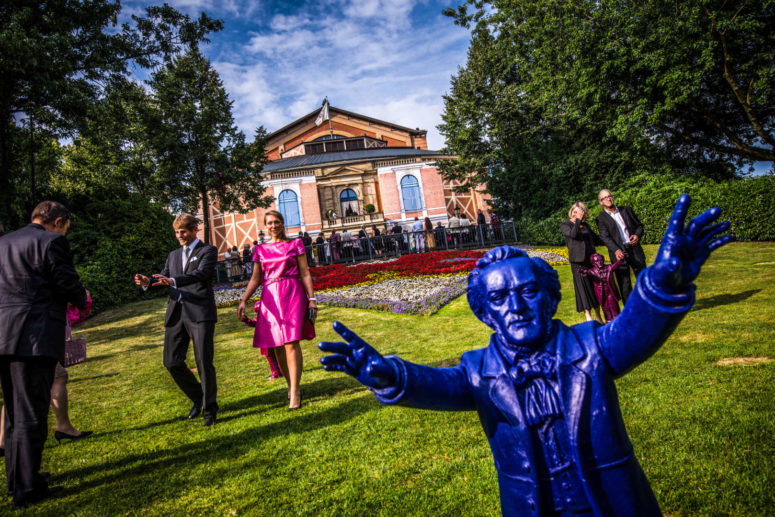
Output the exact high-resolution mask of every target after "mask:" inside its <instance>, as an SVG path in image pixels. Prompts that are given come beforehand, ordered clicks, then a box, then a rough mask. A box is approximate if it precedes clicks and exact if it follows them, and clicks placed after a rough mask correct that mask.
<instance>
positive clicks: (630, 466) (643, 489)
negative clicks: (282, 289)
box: [320, 194, 732, 516]
mask: <svg viewBox="0 0 775 517" xmlns="http://www.w3.org/2000/svg"><path fill="white" fill-rule="evenodd" d="M690 203H691V199H690V198H689V196H688V195H686V194H684V195H683V196H681V198H680V199H679V200H678V203H677V205H676V207H675V211H674V212H673V215H672V216H671V218H670V223H669V226H668V229H667V232H666V233H665V236H664V237H663V239H662V243H661V245H660V248H659V252H658V254H657V257H656V260H655V262H654V265H652V266H651V267H649V268H647V269H646V270H644V271H643V272H642V273H641V274H640V275H639V277H638V280H637V283H636V287H635V290H634V292H633V293H632V295H631V296H630V298H629V299H628V300H627V304H626V305H625V306H624V309H623V310H622V312H621V314H620V315H619V316H618V317H617V318H616V319H615V320H613V321H612V322H610V323H607V324H605V325H600V324H599V323H597V322H595V321H589V322H586V323H581V324H579V325H574V326H572V327H569V326H567V325H565V324H564V323H562V322H561V321H559V320H553V319H552V318H553V316H554V314H555V312H556V310H557V304H558V302H559V301H560V283H559V280H558V276H557V272H556V271H554V270H553V269H552V268H551V267H550V266H549V265H548V264H547V263H546V262H544V261H543V260H541V259H539V258H529V257H528V256H527V254H525V253H524V252H523V251H521V250H519V249H517V248H512V247H508V246H502V247H499V248H495V249H493V250H491V251H490V252H488V253H487V254H485V255H484V256H483V257H482V258H481V259H480V260H479V261H478V262H477V264H476V269H474V270H473V271H472V272H471V273H470V274H469V276H468V303H469V305H470V306H471V310H473V312H474V314H476V316H477V317H478V318H479V319H480V320H481V321H482V322H484V323H485V324H487V325H488V326H489V327H490V328H492V330H493V331H494V333H493V335H492V337H491V339H490V344H489V346H487V347H486V348H482V349H479V350H471V351H469V352H466V353H464V354H463V356H462V357H461V359H460V364H459V365H458V366H456V367H453V368H431V367H428V366H422V365H417V364H412V363H410V362H408V361H404V360H403V359H400V358H398V357H392V356H388V357H384V356H382V355H380V354H379V352H377V351H376V350H375V349H374V348H372V347H371V346H370V345H369V344H368V343H366V342H365V341H363V340H362V339H361V338H360V337H358V336H357V335H356V334H355V333H354V332H352V331H351V330H349V329H347V328H346V327H345V326H344V325H342V324H341V323H339V322H335V323H334V329H335V330H336V331H337V332H338V333H339V334H340V335H341V336H342V337H343V338H344V340H345V341H346V342H324V343H320V349H321V350H323V351H326V352H331V353H332V354H331V355H328V356H325V357H323V358H322V359H321V363H323V366H324V368H325V369H326V370H329V371H341V372H345V373H347V374H349V375H351V376H353V377H355V378H356V379H357V380H358V381H359V382H360V383H362V384H364V385H366V386H368V387H369V388H371V389H372V390H373V391H374V393H375V395H376V397H377V399H378V400H379V401H380V402H382V403H384V404H400V405H403V406H410V407H416V408H424V409H436V410H456V411H462V410H476V411H478V413H479V419H480V420H481V423H482V427H483V428H484V433H485V435H486V436H487V439H488V441H489V443H490V448H491V450H492V454H493V458H494V460H495V468H496V470H497V472H498V484H499V486H500V501H501V511H502V513H503V515H504V516H523V515H553V516H582V515H584V516H585V515H590V516H591V515H596V516H603V515H605V516H639V515H648V516H653V515H662V514H661V512H660V510H659V506H658V504H657V501H656V498H655V497H654V493H653V492H652V490H651V487H650V486H649V483H648V480H647V479H646V476H645V474H644V473H643V470H642V469H641V467H640V464H639V463H638V460H637V459H636V458H635V456H634V454H633V448H632V444H631V443H630V440H629V438H628V436H627V432H626V430H625V427H624V421H623V419H622V414H621V411H620V409H619V401H618V397H617V394H616V386H615V385H614V380H615V379H616V378H617V377H620V376H622V375H624V374H625V373H627V372H628V371H630V370H631V369H632V368H634V367H635V366H637V365H638V364H640V363H642V362H643V361H645V360H646V359H648V358H649V357H650V356H651V355H652V354H653V353H654V352H656V351H657V349H658V348H659V347H660V346H661V345H662V343H664V341H665V339H666V338H667V337H668V336H669V335H670V333H671V332H672V331H673V329H674V328H675V327H676V325H678V323H679V322H680V321H681V318H683V316H684V315H685V314H686V313H687V312H688V311H689V308H690V307H691V306H692V304H693V302H694V284H693V283H692V282H693V281H694V279H695V278H696V277H697V275H698V274H699V271H700V267H701V266H702V264H703V263H704V262H705V260H706V259H707V258H708V256H709V255H710V252H711V251H713V250H714V249H716V248H718V247H720V246H722V245H724V244H726V243H728V242H730V241H731V240H732V236H731V235H725V236H720V237H717V235H718V234H720V233H722V232H725V231H726V230H728V229H729V223H720V224H711V223H713V222H714V221H715V220H716V219H717V218H718V217H719V215H720V214H721V210H720V209H719V208H718V207H716V208H711V209H710V210H707V211H706V212H704V213H702V214H701V215H699V216H698V217H696V218H695V219H693V220H692V221H690V222H689V224H688V225H685V226H684V221H685V219H686V213H687V210H688V208H689V204H690Z"/></svg>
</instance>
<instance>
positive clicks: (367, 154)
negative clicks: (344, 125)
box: [263, 147, 448, 172]
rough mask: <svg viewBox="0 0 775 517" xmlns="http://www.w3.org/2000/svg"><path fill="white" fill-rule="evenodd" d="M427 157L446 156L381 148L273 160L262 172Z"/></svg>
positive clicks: (397, 148) (411, 149) (431, 152)
mask: <svg viewBox="0 0 775 517" xmlns="http://www.w3.org/2000/svg"><path fill="white" fill-rule="evenodd" d="M422 156H427V157H429V158H440V157H442V156H448V155H446V154H444V153H440V152H438V151H425V150H422V149H413V148H411V147H381V148H379V149H358V150H356V151H342V152H339V153H325V154H308V155H301V156H293V157H291V158H285V159H282V160H275V161H273V162H269V163H267V164H266V165H264V168H263V172H278V171H281V170H285V169H299V168H304V167H312V166H318V165H324V164H328V163H338V162H363V161H368V160H386V159H390V158H415V157H422Z"/></svg>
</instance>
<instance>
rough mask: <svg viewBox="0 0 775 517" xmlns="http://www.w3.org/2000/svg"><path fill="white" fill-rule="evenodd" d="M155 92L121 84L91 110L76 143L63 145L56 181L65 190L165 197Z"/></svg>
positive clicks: (77, 192)
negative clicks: (154, 128)
mask: <svg viewBox="0 0 775 517" xmlns="http://www.w3.org/2000/svg"><path fill="white" fill-rule="evenodd" d="M153 111H154V107H153V104H152V99H151V96H150V94H149V93H148V92H146V90H145V88H143V86H142V85H140V84H137V83H134V82H129V81H127V82H125V83H118V84H116V85H114V86H113V87H111V88H110V89H108V90H107V91H106V92H105V96H104V97H103V98H102V99H100V100H99V101H98V102H97V103H96V104H95V105H94V106H93V108H92V109H91V110H90V116H89V117H88V120H87V122H86V123H85V124H83V125H82V127H81V129H80V130H79V132H78V135H77V137H76V138H75V140H74V141H73V143H72V144H70V145H67V146H65V148H64V160H63V164H62V167H61V169H60V170H59V171H58V172H57V174H56V175H55V176H54V177H53V178H52V182H53V183H52V184H53V186H54V187H55V188H56V189H57V190H59V191H60V192H62V193H64V194H66V195H86V196H95V195H99V196H101V197H103V198H104V197H111V198H122V197H124V196H125V195H126V194H127V192H130V193H137V194H139V195H140V196H141V197H143V198H146V199H160V198H162V197H163V196H164V195H165V194H164V192H165V190H166V184H165V182H164V180H163V179H162V178H161V177H160V174H159V170H158V159H157V156H156V151H155V148H154V146H153V145H152V143H151V142H152V135H151V128H150V127H149V122H151V120H152V119H153V118H154V115H153Z"/></svg>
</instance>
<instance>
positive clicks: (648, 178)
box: [517, 174, 775, 245]
mask: <svg viewBox="0 0 775 517" xmlns="http://www.w3.org/2000/svg"><path fill="white" fill-rule="evenodd" d="M683 193H687V194H689V195H691V196H692V206H691V208H690V210H689V216H688V217H689V218H691V217H695V216H696V215H698V214H699V213H700V212H702V211H703V210H706V209H707V208H710V207H711V206H719V207H721V209H722V217H721V219H722V220H724V221H729V222H730V223H731V224H732V230H731V231H732V233H733V234H734V235H735V238H736V240H739V241H773V240H775V223H773V220H772V217H771V214H773V213H775V176H773V175H765V176H757V177H747V178H740V179H734V180H728V181H723V182H716V181H713V180H711V179H708V178H696V177H691V176H677V175H671V174H658V175H656V174H651V175H649V174H642V175H639V176H635V177H633V178H631V179H630V180H629V181H628V182H627V185H626V186H625V187H623V188H620V189H614V197H615V199H616V202H617V203H618V204H620V205H627V206H631V207H632V208H633V210H634V211H635V214H636V215H637V216H638V218H640V220H641V222H642V223H643V227H644V234H643V242H644V243H646V244H658V243H659V242H660V240H661V239H662V235H664V233H665V231H666V230H667V223H668V221H669V220H670V215H671V214H672V213H673V209H674V208H675V203H676V201H677V200H678V198H679V197H680V196H681V194H683ZM582 200H583V201H584V202H585V203H586V204H587V206H589V208H590V220H591V221H594V219H595V218H596V217H597V216H598V215H600V213H601V212H602V210H603V208H602V207H601V206H600V204H599V203H598V201H597V192H595V193H593V194H592V196H591V197H588V198H587V199H582ZM568 208H570V205H569V206H568ZM568 208H564V209H562V210H560V211H557V212H555V213H554V214H553V215H551V216H550V217H547V218H546V219H542V220H538V221H534V220H529V219H525V220H522V221H518V222H517V228H518V235H519V238H520V240H521V241H522V242H526V243H530V244H550V245H564V244H565V240H564V239H563V237H562V234H561V233H560V223H561V222H562V221H564V220H566V219H567V218H568ZM594 227H595V225H594V223H593V228H594Z"/></svg>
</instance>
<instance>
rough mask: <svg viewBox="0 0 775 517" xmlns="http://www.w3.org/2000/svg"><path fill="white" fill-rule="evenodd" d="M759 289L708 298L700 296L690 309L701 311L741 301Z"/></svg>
mask: <svg viewBox="0 0 775 517" xmlns="http://www.w3.org/2000/svg"><path fill="white" fill-rule="evenodd" d="M760 291H761V289H750V290H748V291H742V292H739V293H737V294H717V295H716V296H711V297H710V298H701V299H699V300H697V303H695V304H694V307H693V308H692V310H693V311H701V310H704V309H712V308H713V307H718V306H720V305H729V304H732V303H737V302H742V301H743V300H747V299H748V298H750V297H751V296H753V295H755V294H756V293H758V292H760Z"/></svg>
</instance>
